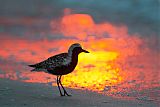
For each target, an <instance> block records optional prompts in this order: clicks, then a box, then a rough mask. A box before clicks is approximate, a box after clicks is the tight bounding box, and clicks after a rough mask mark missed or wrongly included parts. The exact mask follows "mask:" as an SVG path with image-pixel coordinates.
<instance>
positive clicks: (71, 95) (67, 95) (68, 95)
mask: <svg viewBox="0 0 160 107" xmlns="http://www.w3.org/2000/svg"><path fill="white" fill-rule="evenodd" d="M64 95H66V96H72V95H70V94H68V93H66V92H65V93H64Z"/></svg>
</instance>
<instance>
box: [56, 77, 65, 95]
mask: <svg viewBox="0 0 160 107" xmlns="http://www.w3.org/2000/svg"><path fill="white" fill-rule="evenodd" d="M58 77H59V76H57V85H58V89H59V92H60V95H61V96H64V95H63V94H62V92H61V89H60V86H59V78H58Z"/></svg>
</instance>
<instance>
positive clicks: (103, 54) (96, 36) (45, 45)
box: [0, 13, 159, 91]
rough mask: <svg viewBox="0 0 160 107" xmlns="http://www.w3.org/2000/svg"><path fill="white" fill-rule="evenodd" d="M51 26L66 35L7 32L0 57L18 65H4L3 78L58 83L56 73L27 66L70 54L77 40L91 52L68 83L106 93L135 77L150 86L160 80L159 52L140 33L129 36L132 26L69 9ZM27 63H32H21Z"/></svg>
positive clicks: (1, 41)
mask: <svg viewBox="0 0 160 107" xmlns="http://www.w3.org/2000/svg"><path fill="white" fill-rule="evenodd" d="M24 21H25V20H24ZM26 23H28V22H26ZM49 24H50V27H51V32H52V33H53V36H54V35H55V34H61V35H63V36H64V37H66V38H61V39H55V40H53V39H51V40H49V39H46V38H45V39H42V40H29V39H25V38H18V37H16V38H15V37H11V36H6V35H5V34H1V35H3V36H2V37H0V58H2V59H7V60H8V61H10V60H12V61H13V63H14V61H15V62H16V63H17V64H16V66H11V65H9V64H6V65H7V66H6V65H5V64H4V65H3V64H2V65H1V70H2V72H3V73H2V74H0V77H1V78H10V79H14V80H18V79H20V80H24V81H26V82H44V83H47V82H50V81H54V79H55V77H54V76H51V75H48V74H45V73H31V72H30V71H29V70H30V69H29V68H27V64H32V63H36V62H38V61H42V60H45V59H47V58H48V57H50V56H52V55H55V54H58V53H61V52H67V50H68V47H69V46H70V45H71V44H72V43H75V42H79V43H81V44H82V46H83V48H85V49H86V50H88V51H90V54H83V53H82V54H80V55H79V63H78V65H77V67H76V69H75V71H74V72H73V73H71V74H69V75H67V76H65V77H63V84H64V85H65V86H68V87H73V88H82V87H85V89H89V90H93V91H102V90H104V89H105V87H106V86H111V85H118V84H121V83H123V82H125V81H130V80H136V82H139V81H141V82H148V81H149V85H148V86H150V85H152V82H155V83H156V82H157V81H159V76H158V75H156V73H158V71H157V67H158V66H155V65H153V63H156V61H157V59H156V57H155V56H154V55H157V54H156V52H154V51H153V52H152V50H151V49H150V48H149V47H148V45H147V44H145V43H146V41H145V39H143V38H141V37H140V36H139V34H129V33H128V28H127V26H125V25H123V24H122V25H114V24H112V23H109V22H103V23H96V22H95V21H94V19H93V17H92V16H91V15H89V14H69V13H67V14H65V15H64V16H62V17H61V18H60V19H53V20H52V21H51V22H50V23H49ZM55 27H56V29H55ZM84 60H85V62H84ZM21 63H25V64H26V65H24V64H22V65H20V64H21ZM11 64H12V63H11ZM10 66H11V68H10ZM17 71H18V72H19V73H18V74H17ZM153 72H154V73H153ZM23 78H25V79H23ZM155 78H156V79H155Z"/></svg>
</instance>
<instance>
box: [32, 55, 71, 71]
mask: <svg viewBox="0 0 160 107" xmlns="http://www.w3.org/2000/svg"><path fill="white" fill-rule="evenodd" d="M67 57H68V54H67V53H61V54H58V55H55V56H52V57H49V58H48V59H47V60H44V61H42V62H40V63H37V64H34V65H32V67H35V68H43V69H48V68H54V67H57V66H62V65H64V63H66V61H67Z"/></svg>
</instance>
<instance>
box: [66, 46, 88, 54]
mask: <svg viewBox="0 0 160 107" xmlns="http://www.w3.org/2000/svg"><path fill="white" fill-rule="evenodd" d="M81 52H85V53H89V52H88V51H86V50H84V49H82V46H81V45H80V44H79V43H74V44H72V45H71V46H70V47H69V50H68V53H69V55H72V54H73V53H77V54H79V53H81Z"/></svg>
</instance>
